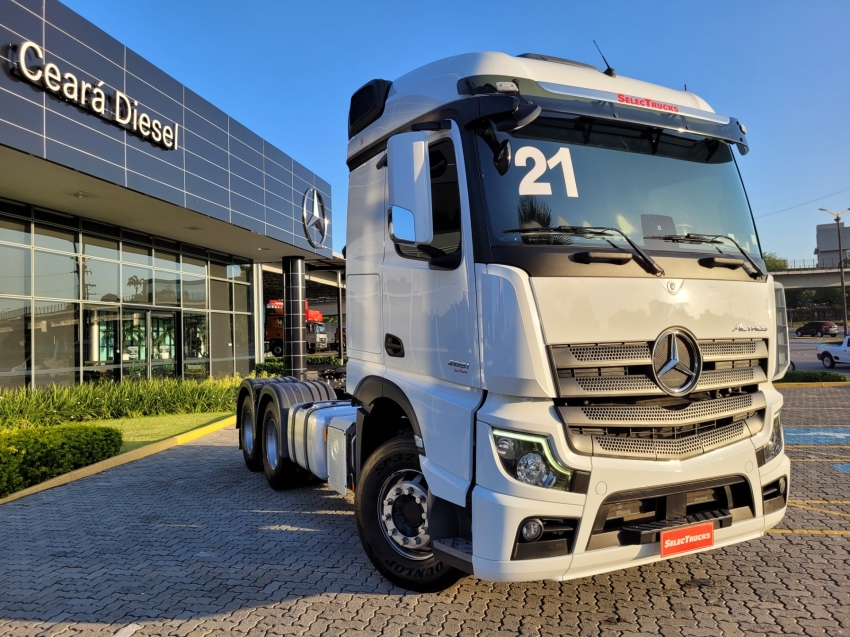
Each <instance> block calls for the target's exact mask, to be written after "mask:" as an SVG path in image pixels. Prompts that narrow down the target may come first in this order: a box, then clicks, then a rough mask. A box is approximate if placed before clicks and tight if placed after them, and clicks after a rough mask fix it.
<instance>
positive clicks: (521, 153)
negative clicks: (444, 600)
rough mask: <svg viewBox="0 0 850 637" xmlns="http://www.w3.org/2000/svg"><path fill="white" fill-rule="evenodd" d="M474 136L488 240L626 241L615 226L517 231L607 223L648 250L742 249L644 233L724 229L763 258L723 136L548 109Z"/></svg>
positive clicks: (540, 242) (720, 232)
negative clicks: (599, 232) (589, 230)
mask: <svg viewBox="0 0 850 637" xmlns="http://www.w3.org/2000/svg"><path fill="white" fill-rule="evenodd" d="M494 133H495V138H496V141H495V143H494V139H493V134H494ZM488 137H489V139H488ZM476 140H477V144H478V152H479V156H480V162H479V163H480V166H481V173H482V180H483V184H484V193H485V198H486V204H487V211H488V215H489V228H490V236H491V242H492V244H493V245H494V246H496V245H504V246H507V245H511V244H519V245H522V244H526V245H564V246H570V245H576V246H582V247H585V246H588V245H594V246H598V247H600V248H602V247H604V245H600V244H605V243H609V242H611V243H613V244H615V245H616V246H617V247H618V248H621V247H624V248H625V249H628V247H627V244H626V242H625V241H624V239H623V238H622V237H617V236H615V235H614V234H611V235H610V236H605V237H600V236H596V235H592V234H574V233H573V234H558V233H556V232H551V231H549V232H540V233H535V232H533V231H531V232H529V231H526V232H522V231H521V232H517V231H516V230H517V229H525V228H528V229H531V228H554V227H557V226H581V227H607V228H617V229H619V230H620V231H622V232H623V233H624V234H626V235H628V237H629V238H630V239H631V240H632V241H633V242H634V243H635V244H637V245H638V246H641V247H642V248H645V249H647V250H651V251H657V252H660V253H671V252H672V253H676V252H680V253H681V252H711V253H715V254H716V253H718V252H721V253H724V254H729V255H738V256H739V257H740V252H739V251H738V249H737V248H736V247H735V245H733V244H732V242H728V241H725V242H713V243H710V242H706V243H697V242H688V243H681V242H675V241H665V240H662V239H660V238H656V239H646V238H645V237H662V236H665V235H686V234H688V233H692V234H705V235H723V236H728V237H732V238H734V239H735V240H736V241H737V242H738V243H739V244H740V245H741V247H742V248H743V249H744V250H746V251H747V252H748V253H749V254H750V255H751V256H752V257H753V258H754V259H756V260H758V261H760V260H761V253H760V251H759V247H758V239H757V238H756V231H755V227H754V225H753V219H752V214H751V212H750V208H749V204H748V203H747V198H746V195H745V193H744V188H743V184H742V183H741V178H740V175H739V173H738V168H737V165H736V164H735V161H734V159H733V157H732V151H731V148H730V146H729V145H728V144H726V143H724V142H721V141H718V140H713V139H707V138H704V137H700V136H697V135H691V134H688V133H674V132H671V131H666V130H661V129H656V128H648V127H645V126H639V125H634V124H620V123H618V122H610V121H607V120H594V119H590V118H579V117H562V118H557V117H549V116H544V117H541V118H539V119H538V120H536V121H535V122H534V123H532V124H530V125H528V126H526V127H525V128H522V129H520V130H518V131H515V132H513V133H510V134H508V133H501V132H495V131H493V130H492V129H489V130H487V131H479V134H478V135H477V136H476ZM506 142H507V143H508V144H509V149H510V150H509V153H510V156H509V159H508V157H507V156H506V153H505V152H504V151H505V148H506ZM494 150H496V151H497V152H495V153H494ZM500 150H501V152H499V151H500ZM727 244H728V245H727Z"/></svg>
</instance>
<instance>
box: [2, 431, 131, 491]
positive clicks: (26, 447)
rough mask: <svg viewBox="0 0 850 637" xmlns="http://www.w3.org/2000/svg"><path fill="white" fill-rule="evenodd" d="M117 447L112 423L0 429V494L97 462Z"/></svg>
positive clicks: (119, 435)
mask: <svg viewBox="0 0 850 637" xmlns="http://www.w3.org/2000/svg"><path fill="white" fill-rule="evenodd" d="M120 449H121V432H120V431H119V430H118V429H115V428H114V427H97V426H95V425H67V426H63V427H37V428H33V429H21V430H18V431H10V432H2V433H0V497H4V496H7V495H9V494H10V493H13V492H14V491H19V490H21V489H26V488H27V487H30V486H32V485H34V484H38V483H39V482H44V481H45V480H49V479H50V478H54V477H56V476H58V475H62V474H63V473H68V472H69V471H73V470H74V469H80V468H81V467H85V466H88V465H90V464H94V463H95V462H100V461H101V460H105V459H106V458H111V457H112V456H114V455H116V454H117V453H118V452H119V451H120Z"/></svg>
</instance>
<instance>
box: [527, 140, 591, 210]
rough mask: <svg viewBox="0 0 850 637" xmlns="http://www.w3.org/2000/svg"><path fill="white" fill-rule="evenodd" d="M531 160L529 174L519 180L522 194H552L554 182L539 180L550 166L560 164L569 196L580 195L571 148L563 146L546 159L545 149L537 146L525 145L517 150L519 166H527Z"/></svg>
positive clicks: (551, 167)
mask: <svg viewBox="0 0 850 637" xmlns="http://www.w3.org/2000/svg"><path fill="white" fill-rule="evenodd" d="M528 160H531V162H532V163H533V166H532V168H531V170H529V171H528V174H527V175H526V176H525V177H523V178H522V181H521V182H519V194H520V195H551V194H552V184H550V183H549V182H548V181H538V180H539V179H540V178H541V177H542V176H543V173H545V172H546V168H547V167H548V168H549V169H550V170H551V169H554V168H555V166H557V165H558V164H560V165H561V170H562V171H563V173H564V183H565V184H566V187H567V197H578V186H576V176H575V173H574V172H573V160H572V158H571V157H570V149H569V148H564V147H561V148H560V149H558V152H557V153H555V154H554V155H552V157H551V158H550V159H548V160H547V159H546V156H545V155H544V154H543V151H542V150H540V149H539V148H536V147H535V146H523V147H522V148H520V149H519V150H517V151H516V155H515V159H514V163H515V164H516V165H517V166H526V165H527V162H528Z"/></svg>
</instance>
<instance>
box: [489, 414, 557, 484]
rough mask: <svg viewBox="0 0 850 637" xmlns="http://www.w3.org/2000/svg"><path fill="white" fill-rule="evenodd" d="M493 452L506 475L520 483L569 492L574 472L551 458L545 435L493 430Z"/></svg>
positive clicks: (552, 456) (550, 450)
mask: <svg viewBox="0 0 850 637" xmlns="http://www.w3.org/2000/svg"><path fill="white" fill-rule="evenodd" d="M493 440H494V442H495V443H496V453H498V454H499V459H500V460H501V461H502V466H503V467H504V468H505V471H507V472H508V475H509V476H511V477H512V478H514V479H515V480H517V481H519V482H522V483H523V484H530V485H532V486H535V487H543V488H544V489H561V490H563V491H569V490H570V484H571V483H572V480H573V474H574V471H573V470H572V469H570V468H569V467H565V466H564V465H562V464H561V463H560V462H558V461H557V460H556V459H555V456H554V455H553V454H552V449H551V448H550V446H549V439H548V438H546V437H545V436H534V435H530V434H521V433H517V432H515V431H504V430H500V429H494V430H493Z"/></svg>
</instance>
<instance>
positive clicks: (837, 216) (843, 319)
mask: <svg viewBox="0 0 850 637" xmlns="http://www.w3.org/2000/svg"><path fill="white" fill-rule="evenodd" d="M821 210H822V211H823V212H828V213H829V214H831V215H832V216H833V217H835V231H836V232H837V233H838V270H839V271H840V272H841V308H842V312H843V313H844V314H843V315H842V317H841V322H842V323H843V324H844V338H847V295H846V294H845V293H844V249H843V248H842V247H841V225H840V224H839V221H840V220H841V216H842V215H843V214H844V213H845V212H847V211H848V210H850V208H845V209H844V210H842V211H841V212H833V211H832V210H827V209H826V208H821Z"/></svg>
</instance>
